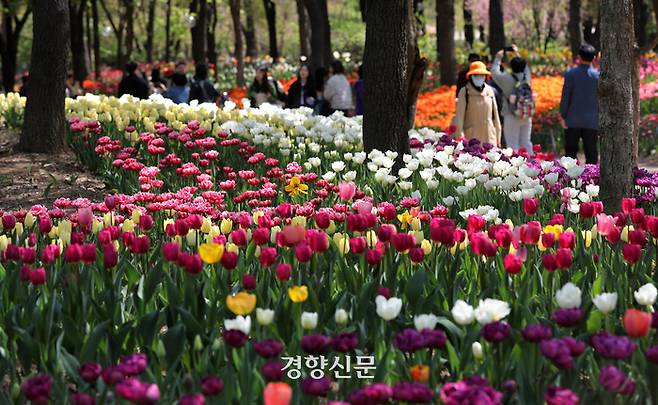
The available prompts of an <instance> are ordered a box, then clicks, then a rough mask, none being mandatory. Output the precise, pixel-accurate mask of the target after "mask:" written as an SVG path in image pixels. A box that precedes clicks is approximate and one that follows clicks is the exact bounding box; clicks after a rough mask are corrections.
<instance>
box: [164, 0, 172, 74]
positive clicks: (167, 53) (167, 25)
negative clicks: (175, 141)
mask: <svg viewBox="0 0 658 405" xmlns="http://www.w3.org/2000/svg"><path fill="white" fill-rule="evenodd" d="M164 60H165V61H166V62H169V61H170V60H171V0H167V5H166V6H165V51H164Z"/></svg>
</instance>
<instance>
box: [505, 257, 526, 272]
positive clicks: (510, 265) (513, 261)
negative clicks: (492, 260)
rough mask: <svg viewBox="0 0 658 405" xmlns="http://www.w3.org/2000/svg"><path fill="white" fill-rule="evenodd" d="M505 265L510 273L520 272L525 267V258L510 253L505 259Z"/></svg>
mask: <svg viewBox="0 0 658 405" xmlns="http://www.w3.org/2000/svg"><path fill="white" fill-rule="evenodd" d="M503 266H504V267H505V271H506V272H508V273H510V274H518V273H520V272H521V268H522V267H523V260H521V258H520V257H519V256H517V255H514V254H511V253H509V254H508V255H507V256H505V258H504V259H503Z"/></svg>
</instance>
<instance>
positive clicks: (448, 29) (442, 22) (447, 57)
mask: <svg viewBox="0 0 658 405" xmlns="http://www.w3.org/2000/svg"><path fill="white" fill-rule="evenodd" d="M436 26H437V28H436V32H437V40H438V50H439V67H440V70H441V84H443V85H448V86H452V85H453V84H455V83H456V81H457V61H456V59H455V0H436Z"/></svg>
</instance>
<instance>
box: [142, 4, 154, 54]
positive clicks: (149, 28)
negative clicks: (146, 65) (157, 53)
mask: <svg viewBox="0 0 658 405" xmlns="http://www.w3.org/2000/svg"><path fill="white" fill-rule="evenodd" d="M154 27H155V0H148V17H147V19H146V44H145V46H144V48H146V61H147V62H153V36H154V31H155V28H154Z"/></svg>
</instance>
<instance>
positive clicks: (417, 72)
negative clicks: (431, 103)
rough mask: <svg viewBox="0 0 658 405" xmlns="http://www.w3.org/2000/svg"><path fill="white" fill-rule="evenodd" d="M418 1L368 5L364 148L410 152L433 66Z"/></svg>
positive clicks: (371, 0) (379, 1) (377, 0)
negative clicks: (424, 54)
mask: <svg viewBox="0 0 658 405" xmlns="http://www.w3.org/2000/svg"><path fill="white" fill-rule="evenodd" d="M414 20H415V17H414V14H413V2H412V0H404V1H400V0H367V1H366V45H365V50H364V54H363V70H364V85H365V94H366V97H365V98H364V120H363V144H364V148H365V150H366V151H367V152H370V151H372V150H373V149H378V150H380V151H387V150H391V151H396V152H398V162H399V161H401V159H402V156H403V154H404V153H406V152H408V150H409V134H408V132H409V129H410V128H411V127H412V126H413V121H414V116H415V105H416V98H417V96H418V91H419V89H420V84H421V82H422V77H423V74H424V70H425V68H426V65H427V61H426V60H424V59H420V57H419V51H418V46H417V36H416V31H415V27H414V22H415V21H414Z"/></svg>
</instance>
